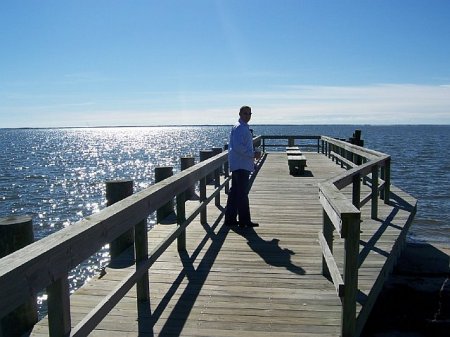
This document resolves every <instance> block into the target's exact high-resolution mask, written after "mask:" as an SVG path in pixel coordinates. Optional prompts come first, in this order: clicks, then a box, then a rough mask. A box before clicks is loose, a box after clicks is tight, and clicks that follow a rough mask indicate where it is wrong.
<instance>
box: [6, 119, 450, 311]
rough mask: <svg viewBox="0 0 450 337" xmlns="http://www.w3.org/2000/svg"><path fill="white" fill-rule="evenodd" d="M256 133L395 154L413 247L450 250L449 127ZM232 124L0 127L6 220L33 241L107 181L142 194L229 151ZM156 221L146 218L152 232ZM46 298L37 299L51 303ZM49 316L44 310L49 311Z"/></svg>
mask: <svg viewBox="0 0 450 337" xmlns="http://www.w3.org/2000/svg"><path fill="white" fill-rule="evenodd" d="M251 127H252V128H253V130H254V134H256V135H261V134H263V135H269V134H271V135H286V134H291V135H327V136H332V137H339V138H349V137H351V135H352V134H353V132H354V130H355V129H360V130H362V138H363V139H364V142H365V143H364V145H365V147H368V148H370V149H374V150H378V151H381V152H384V153H387V154H389V155H391V156H392V165H391V166H392V167H391V169H392V183H393V184H394V185H396V186H397V187H399V188H401V189H403V190H405V191H407V192H408V193H409V194H411V195H413V196H414V197H416V198H417V199H418V200H419V204H418V212H417V214H416V217H415V221H414V224H413V226H412V229H411V231H410V234H409V237H408V239H409V240H411V241H424V242H432V243H438V244H440V245H443V246H445V247H450V235H449V234H450V155H449V152H450V150H449V147H448V146H447V144H448V143H449V140H450V126H424V125H422V126H370V125H363V126H355V125H253V126H251ZM229 131H230V126H173V127H123V128H70V129H0V144H1V149H2V151H0V216H2V217H3V216H8V215H12V214H15V215H25V214H27V215H31V216H32V218H33V226H34V232H35V239H36V240H38V239H41V238H43V237H45V236H48V235H50V234H51V233H53V232H55V231H58V230H59V229H61V228H64V227H67V226H70V225H72V224H74V223H75V222H77V221H78V220H80V219H82V218H83V217H86V216H88V215H90V214H92V213H96V212H98V211H99V210H101V209H103V208H104V207H106V200H105V181H108V180H116V179H131V180H133V181H134V189H135V192H136V191H139V190H142V189H144V188H146V187H148V186H150V185H151V184H153V182H154V168H155V167H156V166H173V167H174V174H176V173H177V172H178V171H179V170H180V168H179V165H180V159H179V158H180V157H182V156H188V155H192V156H194V157H196V162H198V154H199V151H200V150H207V149H211V148H212V147H222V146H223V145H224V144H225V143H226V142H227V139H228V134H229ZM152 223H154V217H153V216H151V217H150V218H149V224H150V225H151V224H152ZM107 248H108V247H107V246H106V247H104V248H103V249H102V250H101V251H100V252H98V253H97V254H95V255H94V256H92V257H91V258H89V259H88V260H87V261H85V262H84V263H83V264H81V265H80V266H79V267H77V268H76V269H75V270H73V271H72V272H71V273H70V276H69V277H70V280H71V282H70V284H71V291H74V290H75V289H76V288H78V287H79V286H80V285H81V284H82V283H83V282H84V281H85V280H86V279H88V278H90V277H92V276H93V275H94V274H95V272H96V271H98V270H99V269H100V268H102V267H103V266H105V265H106V264H107V263H108V261H109V254H108V249H107ZM45 299H46V298H45V295H44V294H42V295H41V296H40V297H39V301H40V302H41V303H42V304H45ZM43 311H44V312H45V310H43Z"/></svg>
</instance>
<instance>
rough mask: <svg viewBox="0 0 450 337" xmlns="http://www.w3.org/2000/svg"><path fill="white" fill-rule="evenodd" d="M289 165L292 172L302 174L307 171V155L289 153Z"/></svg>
mask: <svg viewBox="0 0 450 337" xmlns="http://www.w3.org/2000/svg"><path fill="white" fill-rule="evenodd" d="M288 165H289V173H290V174H302V173H304V172H305V167H306V157H305V156H303V155H300V156H299V155H294V156H291V155H288Z"/></svg>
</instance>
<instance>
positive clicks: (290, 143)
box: [261, 135, 321, 153]
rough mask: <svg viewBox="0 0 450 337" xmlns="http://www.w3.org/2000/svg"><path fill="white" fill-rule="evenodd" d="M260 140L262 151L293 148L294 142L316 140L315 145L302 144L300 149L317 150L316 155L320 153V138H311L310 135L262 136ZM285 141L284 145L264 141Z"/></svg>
mask: <svg viewBox="0 0 450 337" xmlns="http://www.w3.org/2000/svg"><path fill="white" fill-rule="evenodd" d="M261 139H262V150H263V152H265V151H266V148H270V147H271V148H280V147H285V146H295V145H297V144H296V142H295V141H296V140H317V144H316V145H313V144H302V145H301V147H304V148H317V153H320V139H321V136H312V135H263V136H261ZM277 139H282V140H284V139H285V140H287V143H286V144H267V142H266V140H277Z"/></svg>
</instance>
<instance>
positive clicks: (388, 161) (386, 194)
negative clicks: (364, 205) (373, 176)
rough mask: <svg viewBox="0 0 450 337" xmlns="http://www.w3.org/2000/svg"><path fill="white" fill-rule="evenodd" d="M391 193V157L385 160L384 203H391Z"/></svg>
mask: <svg viewBox="0 0 450 337" xmlns="http://www.w3.org/2000/svg"><path fill="white" fill-rule="evenodd" d="M390 194H391V157H389V158H387V159H386V160H385V162H384V203H385V204H389V198H390Z"/></svg>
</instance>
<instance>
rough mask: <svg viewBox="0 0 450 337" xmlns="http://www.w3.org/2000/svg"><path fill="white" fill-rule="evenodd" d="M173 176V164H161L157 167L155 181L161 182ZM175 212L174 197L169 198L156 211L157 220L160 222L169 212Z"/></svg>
mask: <svg viewBox="0 0 450 337" xmlns="http://www.w3.org/2000/svg"><path fill="white" fill-rule="evenodd" d="M171 176H173V167H172V166H160V167H155V183H159V182H160V181H162V180H164V179H167V178H169V177H171ZM172 213H173V199H172V200H169V201H168V202H167V203H166V204H164V205H163V206H161V207H160V208H158V210H157V211H156V222H157V223H160V222H161V221H162V220H163V219H164V218H166V217H167V216H168V215H169V214H172Z"/></svg>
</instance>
